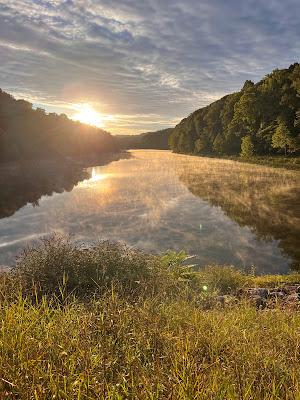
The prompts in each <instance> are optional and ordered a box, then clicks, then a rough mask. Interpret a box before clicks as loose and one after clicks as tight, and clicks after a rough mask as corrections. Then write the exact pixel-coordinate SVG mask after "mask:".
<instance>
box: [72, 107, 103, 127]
mask: <svg viewBox="0 0 300 400" xmlns="http://www.w3.org/2000/svg"><path fill="white" fill-rule="evenodd" d="M76 110H78V113H77V114H75V115H74V116H73V119H74V120H75V121H79V122H82V123H84V124H88V125H94V126H97V127H98V128H103V127H104V125H105V121H104V120H105V117H104V116H103V115H102V114H100V113H98V112H97V111H96V110H95V109H94V108H93V107H92V106H90V105H89V104H78V105H77V106H76Z"/></svg>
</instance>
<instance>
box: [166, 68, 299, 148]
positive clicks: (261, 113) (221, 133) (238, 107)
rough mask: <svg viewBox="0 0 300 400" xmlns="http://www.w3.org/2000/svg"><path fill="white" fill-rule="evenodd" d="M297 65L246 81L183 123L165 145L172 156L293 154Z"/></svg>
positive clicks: (296, 128)
mask: <svg viewBox="0 0 300 400" xmlns="http://www.w3.org/2000/svg"><path fill="white" fill-rule="evenodd" d="M299 134H300V65H299V64H298V63H296V64H293V65H291V66H290V67H289V68H288V69H282V70H278V69H277V70H274V71H273V72H272V73H271V74H269V75H267V76H266V77H265V78H263V79H262V80H261V81H260V82H258V83H256V84H254V83H253V82H252V81H246V82H245V84H244V86H243V88H242V89H241V91H239V92H237V93H232V94H230V95H227V96H225V97H223V98H222V99H220V100H218V101H215V102H214V103H212V104H210V105H209V106H207V107H204V108H201V109H199V110H197V111H195V112H194V113H192V114H191V115H190V116H189V117H187V118H185V119H183V120H182V121H181V122H180V123H179V124H178V125H177V126H176V127H175V128H174V130H173V132H172V134H171V136H170V140H169V145H170V148H171V149H172V150H173V151H175V152H181V153H193V154H203V155H205V154H216V155H230V154H241V155H242V156H252V155H254V154H258V155H264V154H276V153H283V154H284V153H286V154H289V153H296V152H297V151H298V152H299V148H300V145H299Z"/></svg>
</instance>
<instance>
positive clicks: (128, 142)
mask: <svg viewBox="0 0 300 400" xmlns="http://www.w3.org/2000/svg"><path fill="white" fill-rule="evenodd" d="M172 130H173V128H167V129H162V130H160V131H155V132H145V133H142V134H140V135H118V136H116V138H117V140H118V143H119V144H120V146H121V147H122V148H125V149H161V150H168V149H169V145H168V141H169V137H170V135H171V133H172Z"/></svg>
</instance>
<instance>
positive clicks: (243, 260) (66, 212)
mask: <svg viewBox="0 0 300 400" xmlns="http://www.w3.org/2000/svg"><path fill="white" fill-rule="evenodd" d="M133 154H134V157H133V158H132V159H126V160H120V161H117V162H113V163H111V164H109V165H107V166H102V167H95V168H93V169H92V170H91V172H92V177H91V179H89V180H85V181H83V182H81V183H80V184H79V185H78V186H77V187H76V188H75V189H74V190H73V191H72V192H70V193H66V192H65V193H63V194H60V195H55V196H52V197H44V198H42V199H41V202H40V207H39V208H35V209H33V208H32V207H31V206H26V207H24V208H23V209H21V210H20V211H19V212H17V213H16V214H15V215H14V217H13V218H7V219H6V221H4V220H0V243H1V242H2V240H3V236H4V232H5V230H6V231H9V236H10V237H11V240H14V238H15V237H22V236H24V235H31V234H35V233H36V232H51V231H54V230H61V231H64V232H65V233H70V234H72V236H73V237H74V238H76V239H80V240H97V239H110V240H121V241H124V242H126V243H128V244H130V245H134V246H136V247H141V248H144V249H146V250H148V251H164V250H167V249H174V250H180V249H185V250H186V251H187V252H189V253H192V254H197V255H198V260H199V262H200V263H201V264H206V263H211V262H216V263H232V264H236V265H241V266H244V265H246V266H250V265H252V264H256V265H258V266H259V267H260V268H264V269H268V270H269V271H270V272H272V271H275V270H276V271H279V270H281V271H282V270H285V269H286V267H287V264H288V260H287V258H286V257H283V256H282V255H281V253H280V249H279V248H278V245H277V242H274V241H270V242H265V241H262V240H259V239H258V238H257V237H256V236H255V235H254V234H253V233H251V231H250V229H249V228H247V227H245V228H241V227H240V226H239V225H238V224H237V223H236V222H234V221H232V220H231V219H230V218H229V217H227V216H226V215H225V214H224V212H223V211H222V208H221V207H218V206H211V205H210V204H209V202H208V201H206V200H209V198H208V197H209V196H211V195H212V192H211V193H210V192H208V191H207V188H211V190H220V187H221V185H222V181H221V180H220V176H224V174H225V175H226V173H227V172H228V171H227V172H226V168H224V165H225V166H226V165H231V164H228V162H227V161H220V160H217V163H216V162H215V160H211V161H209V162H208V161H206V164H205V165H204V164H203V161H202V159H200V158H195V157H187V156H182V155H175V154H171V153H167V152H160V151H134V152H133ZM210 162H211V164H210ZM229 163H232V162H229ZM236 164H237V163H235V164H234V165H236ZM210 165H211V166H212V168H210ZM238 165H239V166H240V165H242V164H238ZM248 168H249V167H248ZM224 169H225V171H224ZM188 171H189V172H190V173H191V179H192V183H193V184H197V185H202V186H203V185H206V194H207V193H208V195H207V196H208V197H207V196H203V197H202V199H201V198H199V197H196V196H194V195H193V194H192V193H191V192H190V191H189V190H188V188H187V186H186V185H185V184H183V183H182V182H180V181H179V179H178V177H179V176H182V174H186V173H187V172H188ZM199 171H201V173H202V176H201V177H200V178H199V177H198V178H197V179H196V178H193V173H195V174H196V173H199ZM205 174H206V175H205ZM220 174H222V175H220ZM229 175H230V174H229V172H228V177H229ZM239 176H240V178H241V179H245V178H244V176H243V174H240V173H239ZM208 177H210V178H208ZM193 179H195V182H194V181H193ZM249 179H250V178H249ZM215 181H217V182H218V184H217V185H216V182H215ZM249 183H250V182H249ZM214 186H216V187H215V188H214ZM225 187H226V188H227V186H226V179H225ZM229 189H230V188H229ZM230 190H231V192H230V196H233V195H234V191H233V189H230ZM230 196H229V197H230ZM237 196H238V197H241V198H242V197H243V193H242V192H241V193H237ZM220 205H221V204H220ZM3 221H4V222H3ZM200 226H201V229H200ZM1 235H2V236H1ZM10 256H11V255H9V257H10ZM9 257H8V256H7V255H5V254H3V255H1V254H0V263H1V262H4V261H5V260H6V259H8V258H9Z"/></svg>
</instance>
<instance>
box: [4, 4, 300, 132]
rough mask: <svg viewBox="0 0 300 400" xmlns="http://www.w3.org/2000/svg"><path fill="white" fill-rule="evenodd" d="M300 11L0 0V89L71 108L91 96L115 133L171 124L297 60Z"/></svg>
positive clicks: (299, 6) (271, 7)
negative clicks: (247, 80)
mask: <svg viewBox="0 0 300 400" xmlns="http://www.w3.org/2000/svg"><path fill="white" fill-rule="evenodd" d="M299 14H300V3H299V1H298V0H286V1H284V2H283V1H281V0H268V1H262V0H245V1H238V0H226V1H223V0H202V1H199V0H185V1H182V0H181V1H180V0H172V1H171V0H164V1H161V0H144V1H138V0H122V1H121V2H120V1H119V0H77V1H75V0H48V1H47V0H8V1H7V0H5V1H4V0H0V59H1V63H0V87H2V88H3V89H4V90H5V89H6V90H8V91H10V92H12V93H13V94H16V95H18V94H22V96H23V97H25V98H28V99H32V98H34V100H35V101H34V102H35V103H36V104H40V105H44V106H45V108H46V109H49V110H57V111H63V112H67V113H70V112H71V111H70V107H69V105H70V104H72V103H74V104H78V103H80V102H92V103H93V104H94V105H96V107H97V109H98V110H99V111H100V112H101V113H103V114H108V115H115V118H114V125H113V124H112V121H111V122H110V124H109V126H108V128H109V129H111V130H112V131H114V132H121V133H129V132H132V133H134V132H137V131H143V130H149V129H151V128H153V129H154V128H155V129H157V128H160V127H166V126H169V125H172V124H173V123H175V121H176V122H177V121H179V119H180V118H182V117H184V116H186V115H187V114H188V113H190V112H192V111H193V110H194V109H196V108H199V107H201V106H203V105H206V104H208V103H209V102H210V101H213V100H215V99H216V98H218V97H220V96H222V95H224V94H225V93H228V92H231V91H233V90H237V89H239V88H240V87H241V85H242V83H243V81H244V80H245V79H253V80H257V79H259V78H260V77H261V76H263V75H264V74H266V73H268V72H270V71H271V70H272V69H274V68H275V67H286V66H288V65H289V64H290V63H292V62H295V61H299V58H300V44H299V43H300V42H299V37H300V24H299V22H298V16H299ZM145 115H146V116H147V118H144V117H142V116H145ZM128 116H130V117H129V118H128Z"/></svg>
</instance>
